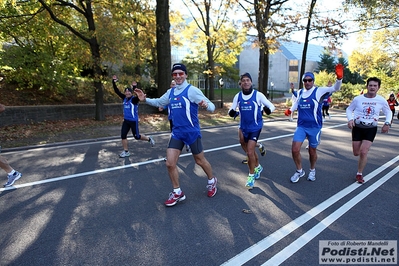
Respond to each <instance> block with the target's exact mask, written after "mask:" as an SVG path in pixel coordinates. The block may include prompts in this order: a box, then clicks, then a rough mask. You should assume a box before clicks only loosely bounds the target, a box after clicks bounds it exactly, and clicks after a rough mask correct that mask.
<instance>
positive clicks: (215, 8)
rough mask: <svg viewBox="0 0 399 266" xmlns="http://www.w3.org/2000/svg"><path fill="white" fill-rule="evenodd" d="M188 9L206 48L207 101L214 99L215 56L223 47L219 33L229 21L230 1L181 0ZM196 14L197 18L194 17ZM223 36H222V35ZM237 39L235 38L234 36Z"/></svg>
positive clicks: (228, 40)
mask: <svg viewBox="0 0 399 266" xmlns="http://www.w3.org/2000/svg"><path fill="white" fill-rule="evenodd" d="M182 1H183V3H184V5H185V6H186V7H187V8H188V10H189V12H190V14H191V17H192V19H193V20H194V23H195V24H196V26H197V28H198V29H199V31H200V32H201V33H202V37H201V39H203V40H205V43H206V44H205V46H206V57H207V62H206V65H205V66H206V67H205V68H206V69H205V70H204V73H205V74H206V75H207V76H208V86H209V99H210V100H214V99H215V92H214V83H215V74H216V73H215V67H216V65H215V56H217V49H218V48H220V47H221V45H223V41H226V42H230V40H231V39H230V38H229V39H227V40H220V38H221V35H220V34H221V32H222V31H223V29H224V27H225V23H227V22H228V21H229V15H231V13H232V0H222V1H212V0H182ZM196 14H198V16H197V15H196ZM223 36H224V35H223ZM236 37H237V36H236Z"/></svg>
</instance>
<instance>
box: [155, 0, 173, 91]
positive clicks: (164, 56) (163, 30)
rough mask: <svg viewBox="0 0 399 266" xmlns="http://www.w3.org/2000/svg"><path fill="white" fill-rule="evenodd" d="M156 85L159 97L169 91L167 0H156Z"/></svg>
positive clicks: (169, 49) (169, 52)
mask: <svg viewBox="0 0 399 266" xmlns="http://www.w3.org/2000/svg"><path fill="white" fill-rule="evenodd" d="M156 19H157V22H156V23H157V61H158V69H157V75H156V76H157V79H156V82H157V85H158V96H161V95H162V94H164V93H165V92H166V91H167V90H168V89H169V84H170V82H171V72H170V70H171V62H172V57H171V47H170V32H169V28H170V21H169V0H157V7H156Z"/></svg>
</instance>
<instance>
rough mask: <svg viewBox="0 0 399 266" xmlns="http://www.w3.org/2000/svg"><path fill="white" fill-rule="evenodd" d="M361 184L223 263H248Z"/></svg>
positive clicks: (371, 176) (350, 187)
mask: <svg viewBox="0 0 399 266" xmlns="http://www.w3.org/2000/svg"><path fill="white" fill-rule="evenodd" d="M397 161H399V156H397V157H395V158H393V159H392V160H390V161H388V162H387V163H385V164H384V165H382V166H380V167H379V168H377V169H375V170H374V171H373V172H371V173H370V174H368V175H367V176H365V177H364V180H365V182H367V181H369V180H371V179H372V178H373V177H375V176H376V175H378V174H379V173H381V172H383V171H384V170H385V169H387V168H388V167H390V166H391V165H392V164H394V163H396V162H397ZM395 171H398V170H395ZM391 172H394V171H391ZM391 172H390V173H391ZM384 178H385V177H384ZM389 178H390V177H389ZM389 178H388V179H389ZM382 179H383V178H382ZM380 180H381V179H380ZM380 180H379V181H377V182H380ZM377 182H376V183H377ZM384 182H385V181H384ZM361 186H362V185H360V184H358V183H353V184H352V185H350V186H348V187H346V188H345V189H343V190H341V191H339V192H338V193H336V194H335V195H333V196H331V197H330V198H328V199H327V200H325V201H323V202H322V203H320V204H319V205H317V206H316V207H314V208H312V209H311V210H309V211H308V212H306V213H304V214H302V215H301V216H299V217H298V218H296V219H295V220H293V221H291V222H290V223H288V224H287V225H285V226H283V227H281V228H280V229H279V230H277V231H275V232H274V233H272V234H271V235H269V236H268V237H266V238H264V239H262V240H261V241H259V242H258V243H256V244H254V245H252V246H251V247H249V248H247V249H246V250H244V251H242V252H241V253H239V254H237V255H236V256H234V257H233V258H231V259H230V260H228V261H227V262H225V263H223V264H222V265H232V266H233V265H234V266H236V265H242V264H244V263H246V262H247V261H249V260H251V259H252V258H254V257H256V256H257V255H259V254H260V253H261V252H263V251H265V250H266V249H268V248H269V247H271V246H273V245H274V244H276V243H277V242H278V241H280V240H281V239H283V238H284V237H286V236H287V235H289V234H290V233H292V232H293V231H295V230H296V229H298V228H299V227H300V226H302V225H304V224H305V223H306V222H308V221H309V220H310V219H312V218H314V217H315V216H316V215H318V214H319V213H321V212H322V211H324V210H326V209H327V208H328V207H330V206H332V205H333V204H335V203H336V202H337V201H338V200H340V199H342V198H343V197H345V196H347V195H348V194H349V193H351V192H352V191H354V190H355V189H357V188H360V187H361ZM375 186H376V185H375V184H373V185H371V187H375ZM376 188H377V187H376ZM365 191H366V190H365ZM362 193H363V192H362ZM370 193H371V192H370ZM360 194H361V193H360ZM360 194H359V195H360ZM367 195H368V194H367ZM344 206H345V205H344ZM326 219H327V218H326ZM321 223H323V222H321ZM302 241H303V240H302ZM305 244H306V243H305ZM290 246H291V245H290ZM287 248H288V247H287ZM295 252H296V251H295ZM292 254H293V253H292ZM292 254H291V255H292ZM276 256H277V255H276ZM280 256H286V258H285V259H287V258H288V255H287V254H281V255H280ZM268 265H278V263H274V264H268Z"/></svg>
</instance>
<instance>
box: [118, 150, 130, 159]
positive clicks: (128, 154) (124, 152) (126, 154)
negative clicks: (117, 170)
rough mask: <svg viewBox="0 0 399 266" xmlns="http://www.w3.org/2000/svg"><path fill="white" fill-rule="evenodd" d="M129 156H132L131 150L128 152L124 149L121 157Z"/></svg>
mask: <svg viewBox="0 0 399 266" xmlns="http://www.w3.org/2000/svg"><path fill="white" fill-rule="evenodd" d="M129 156H130V152H128V151H123V152H122V153H121V154H119V157H121V158H125V157H129Z"/></svg>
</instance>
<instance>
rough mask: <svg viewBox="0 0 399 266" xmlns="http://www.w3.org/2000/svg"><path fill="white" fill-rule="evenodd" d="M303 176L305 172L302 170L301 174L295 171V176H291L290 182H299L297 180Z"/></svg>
mask: <svg viewBox="0 0 399 266" xmlns="http://www.w3.org/2000/svg"><path fill="white" fill-rule="evenodd" d="M303 176H305V171H304V170H303V169H302V172H298V171H295V174H294V175H293V176H291V182H292V183H296V182H298V181H299V178H301V177H303Z"/></svg>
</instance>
